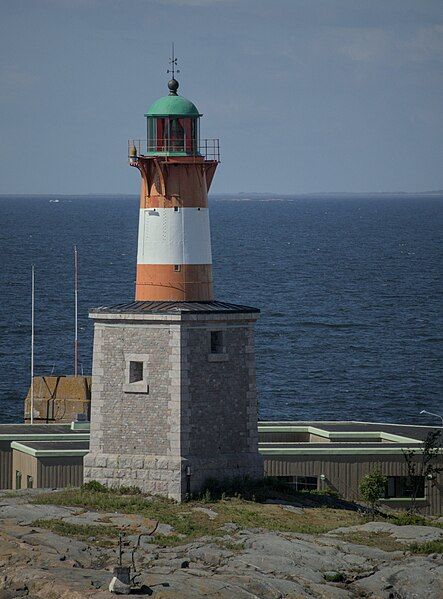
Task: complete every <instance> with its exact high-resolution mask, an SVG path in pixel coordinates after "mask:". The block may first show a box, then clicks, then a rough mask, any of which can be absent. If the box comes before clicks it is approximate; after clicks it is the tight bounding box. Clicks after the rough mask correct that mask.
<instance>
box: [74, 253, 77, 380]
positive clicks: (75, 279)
mask: <svg viewBox="0 0 443 599" xmlns="http://www.w3.org/2000/svg"><path fill="white" fill-rule="evenodd" d="M77 375H78V252H77V246H76V245H74V376H77Z"/></svg>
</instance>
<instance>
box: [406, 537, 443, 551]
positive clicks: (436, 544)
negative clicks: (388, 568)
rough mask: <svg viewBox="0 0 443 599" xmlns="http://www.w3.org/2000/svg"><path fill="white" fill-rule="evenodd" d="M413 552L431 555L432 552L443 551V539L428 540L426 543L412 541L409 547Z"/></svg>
mask: <svg viewBox="0 0 443 599" xmlns="http://www.w3.org/2000/svg"><path fill="white" fill-rule="evenodd" d="M408 549H409V551H410V552H411V553H423V554H426V555H429V554H430V553H443V540H442V539H439V540H437V541H427V542H426V543H412V544H411V545H409V547H408Z"/></svg>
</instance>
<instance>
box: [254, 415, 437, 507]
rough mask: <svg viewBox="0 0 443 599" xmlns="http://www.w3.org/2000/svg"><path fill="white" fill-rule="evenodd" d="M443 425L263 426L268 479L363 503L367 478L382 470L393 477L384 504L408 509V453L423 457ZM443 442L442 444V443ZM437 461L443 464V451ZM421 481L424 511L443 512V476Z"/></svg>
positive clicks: (261, 433) (261, 440)
mask: <svg viewBox="0 0 443 599" xmlns="http://www.w3.org/2000/svg"><path fill="white" fill-rule="evenodd" d="M432 431H443V428H442V427H429V426H414V425H401V424H385V423H380V424H379V423H374V422H352V421H348V422H336V421H333V422H318V421H312V422H287V421H286V422H285V421H279V422H263V421H261V422H259V451H260V453H261V454H262V455H263V457H264V465H265V475H266V476H276V477H280V478H282V479H284V480H285V481H286V482H288V483H289V484H291V485H294V487H295V488H296V489H299V490H303V489H325V488H331V489H332V490H335V491H337V492H338V493H339V494H340V495H341V496H342V497H344V498H345V499H349V500H358V499H360V496H359V483H360V480H361V479H362V477H363V476H364V475H365V474H367V473H368V472H371V471H372V470H374V469H375V468H378V469H379V470H380V471H381V472H382V474H384V475H385V476H386V477H387V479H388V484H387V488H386V495H385V497H384V498H382V503H383V504H385V505H388V506H390V507H395V508H400V509H407V508H408V506H409V505H410V501H411V499H410V496H411V488H410V480H409V477H408V469H407V464H406V460H405V455H404V452H405V451H410V450H414V451H415V452H416V455H415V457H414V460H416V461H419V460H420V459H421V455H422V448H423V441H424V440H425V439H426V437H427V435H428V434H429V433H430V432H432ZM441 440H442V439H441V438H440V443H441ZM436 460H437V461H438V463H439V464H440V466H442V465H443V453H442V450H441V448H440V452H439V454H438V455H437V456H436ZM422 478H423V480H421V481H420V493H419V495H420V497H418V498H417V505H418V507H419V510H420V512H421V513H422V514H424V515H440V514H441V513H442V512H443V493H442V490H443V474H442V473H440V474H437V475H436V476H435V478H433V479H425V477H422Z"/></svg>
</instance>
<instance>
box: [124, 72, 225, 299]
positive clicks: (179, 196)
mask: <svg viewBox="0 0 443 599" xmlns="http://www.w3.org/2000/svg"><path fill="white" fill-rule="evenodd" d="M168 86H169V89H170V93H169V95H168V96H165V97H164V98H160V99H159V100H157V101H156V102H154V104H153V105H152V106H151V107H150V109H149V110H148V112H147V114H146V115H145V116H146V117H147V120H148V139H147V141H146V142H144V141H139V140H137V141H131V142H130V144H129V164H130V165H131V166H134V167H136V168H138V170H139V171H140V175H141V190H140V219H139V235H138V251H137V277H136V291H135V299H136V300H137V301H211V300H213V299H214V298H213V284H212V255H211V239H210V227H209V210H208V191H209V188H210V186H211V183H212V179H213V177H214V174H215V170H216V168H217V164H218V162H219V150H218V140H205V141H204V142H203V143H200V140H199V137H198V132H199V118H200V116H201V115H200V114H199V113H198V111H197V109H196V107H195V106H194V104H192V103H191V102H189V100H186V99H185V98H182V97H181V96H179V95H178V94H177V88H178V83H177V82H176V81H175V79H172V80H171V81H170V82H169V84H168Z"/></svg>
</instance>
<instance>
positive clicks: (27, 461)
mask: <svg viewBox="0 0 443 599" xmlns="http://www.w3.org/2000/svg"><path fill="white" fill-rule="evenodd" d="M11 448H12V488H13V489H24V488H28V489H32V488H58V489H60V488H62V487H79V486H80V485H81V484H82V483H83V457H84V456H85V455H86V454H87V453H88V451H89V440H73V439H71V440H69V441H22V442H19V441H13V442H12V443H11Z"/></svg>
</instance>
